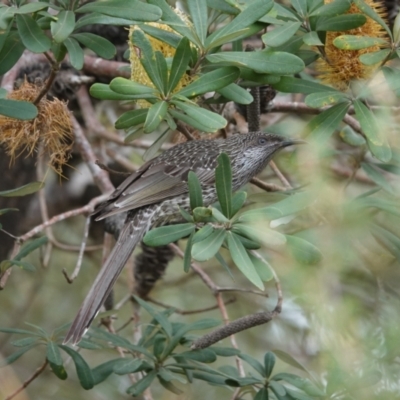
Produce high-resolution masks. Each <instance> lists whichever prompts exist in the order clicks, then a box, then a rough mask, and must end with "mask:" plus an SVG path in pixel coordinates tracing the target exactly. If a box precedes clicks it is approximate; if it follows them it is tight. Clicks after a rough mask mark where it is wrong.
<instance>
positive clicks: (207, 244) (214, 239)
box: [192, 229, 226, 261]
mask: <svg viewBox="0 0 400 400" xmlns="http://www.w3.org/2000/svg"><path fill="white" fill-rule="evenodd" d="M225 234H226V231H225V229H215V230H214V231H213V232H212V233H211V234H210V235H209V236H208V237H207V238H206V239H204V240H202V241H198V242H196V243H194V244H193V246H192V257H193V258H194V259H195V260H197V261H207V260H209V259H210V258H212V257H214V256H215V254H216V253H217V252H218V250H219V249H220V247H221V246H222V243H223V242H224V240H225Z"/></svg>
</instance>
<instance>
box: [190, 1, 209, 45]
mask: <svg viewBox="0 0 400 400" xmlns="http://www.w3.org/2000/svg"><path fill="white" fill-rule="evenodd" d="M187 5H188V8H189V12H190V16H191V17H192V21H193V25H194V29H195V31H196V33H197V36H198V37H199V39H200V43H201V44H204V41H205V39H206V36H207V29H208V14H207V3H206V2H205V1H204V0H188V1H187Z"/></svg>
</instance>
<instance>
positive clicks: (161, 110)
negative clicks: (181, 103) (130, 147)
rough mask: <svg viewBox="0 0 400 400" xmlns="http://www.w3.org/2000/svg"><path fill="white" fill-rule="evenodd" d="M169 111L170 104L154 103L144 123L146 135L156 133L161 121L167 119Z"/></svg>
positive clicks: (163, 102) (164, 102)
mask: <svg viewBox="0 0 400 400" xmlns="http://www.w3.org/2000/svg"><path fill="white" fill-rule="evenodd" d="M167 111H168V103H167V102H166V101H158V102H157V103H154V104H153V105H152V106H151V107H150V108H149V110H148V113H147V116H146V120H145V122H144V128H143V131H144V133H151V132H154V131H155V130H156V129H157V128H158V126H159V125H160V123H161V121H162V120H163V119H164V118H165V115H166V114H167Z"/></svg>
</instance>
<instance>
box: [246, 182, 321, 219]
mask: <svg viewBox="0 0 400 400" xmlns="http://www.w3.org/2000/svg"><path fill="white" fill-rule="evenodd" d="M316 196H317V195H316V193H315V192H314V191H311V190H310V191H304V192H298V193H295V194H293V195H290V196H288V197H286V198H285V199H283V200H281V201H279V202H277V203H275V204H273V205H271V206H268V207H263V208H258V209H255V210H250V211H246V212H244V213H243V214H240V216H239V218H238V221H239V222H254V221H259V220H260V218H267V219H269V220H273V219H278V218H282V217H285V216H287V215H291V214H295V213H298V212H300V211H302V210H304V209H306V208H308V207H310V206H311V205H312V203H313V202H314V201H315V198H316Z"/></svg>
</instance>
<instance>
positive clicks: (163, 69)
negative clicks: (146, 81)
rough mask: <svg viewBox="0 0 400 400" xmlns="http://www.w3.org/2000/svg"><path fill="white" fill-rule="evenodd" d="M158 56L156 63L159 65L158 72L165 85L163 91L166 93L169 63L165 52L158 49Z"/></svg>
mask: <svg viewBox="0 0 400 400" xmlns="http://www.w3.org/2000/svg"><path fill="white" fill-rule="evenodd" d="M155 56H156V65H157V70H158V74H159V76H160V78H161V82H162V85H163V90H162V93H163V94H166V93H167V92H168V65H167V61H166V60H165V58H164V56H163V54H162V53H161V51H156V52H155Z"/></svg>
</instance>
